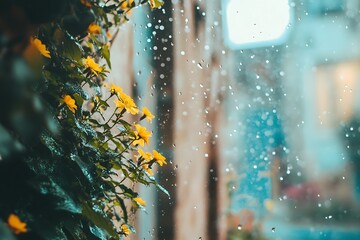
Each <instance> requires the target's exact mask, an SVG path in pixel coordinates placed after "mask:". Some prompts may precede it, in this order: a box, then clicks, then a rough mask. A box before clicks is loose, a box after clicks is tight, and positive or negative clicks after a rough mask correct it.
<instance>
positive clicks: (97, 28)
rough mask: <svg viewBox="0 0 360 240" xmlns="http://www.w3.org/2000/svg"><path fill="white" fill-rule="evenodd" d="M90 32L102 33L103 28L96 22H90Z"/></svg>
mask: <svg viewBox="0 0 360 240" xmlns="http://www.w3.org/2000/svg"><path fill="white" fill-rule="evenodd" d="M88 32H89V33H92V34H100V32H101V28H100V26H99V25H97V24H96V23H90V25H89V27H88Z"/></svg>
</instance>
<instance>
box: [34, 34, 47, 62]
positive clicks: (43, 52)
mask: <svg viewBox="0 0 360 240" xmlns="http://www.w3.org/2000/svg"><path fill="white" fill-rule="evenodd" d="M31 43H32V44H33V45H34V46H35V47H36V49H37V50H38V51H39V52H40V53H41V55H43V56H44V57H47V58H51V56H50V52H49V50H47V49H46V46H45V44H43V43H42V42H41V41H40V40H39V39H37V38H35V39H31Z"/></svg>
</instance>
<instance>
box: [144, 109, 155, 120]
mask: <svg viewBox="0 0 360 240" xmlns="http://www.w3.org/2000/svg"><path fill="white" fill-rule="evenodd" d="M142 112H143V113H144V115H145V117H146V121H148V122H151V120H152V119H153V118H154V115H152V113H151V112H150V110H149V109H148V108H147V107H143V108H142Z"/></svg>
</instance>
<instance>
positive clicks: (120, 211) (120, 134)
mask: <svg viewBox="0 0 360 240" xmlns="http://www.w3.org/2000/svg"><path fill="white" fill-rule="evenodd" d="M30 2H31V4H30ZM30 2H28V1H22V0H17V1H10V0H9V1H2V2H1V3H0V9H1V10H0V50H1V51H0V52H1V55H0V100H1V103H2V106H1V109H0V193H1V196H2V197H1V199H0V217H1V220H0V238H1V239H3V238H4V239H12V237H10V231H9V230H11V232H12V233H13V234H11V235H13V236H14V238H15V237H17V238H19V239H121V238H122V236H124V235H126V234H128V233H126V231H125V230H126V229H125V230H124V229H123V227H121V226H122V225H124V224H125V225H126V226H128V230H129V229H130V231H135V230H134V229H133V227H132V226H131V223H129V222H128V219H129V215H130V214H134V212H135V210H136V209H138V208H143V205H142V203H141V198H140V197H139V196H138V193H137V192H136V191H135V190H134V186H135V185H136V184H138V183H140V184H144V185H147V186H148V185H154V186H156V187H158V188H159V189H160V190H162V191H163V192H164V193H165V194H168V193H167V191H166V190H165V189H163V188H162V187H161V186H160V185H159V184H158V183H157V182H156V180H155V178H154V177H153V176H152V172H151V167H152V165H153V164H154V163H158V164H159V165H162V164H164V163H165V164H166V162H164V161H165V160H164V159H161V158H159V156H155V155H152V154H151V153H144V152H143V151H142V149H141V148H139V147H140V146H142V145H143V144H144V143H145V144H146V143H147V142H148V138H149V137H150V135H151V134H150V132H148V131H147V130H146V128H144V127H142V126H141V125H139V121H142V120H144V119H146V120H151V118H152V116H151V113H150V115H149V113H147V111H143V112H142V111H140V110H139V109H138V108H137V106H136V104H135V102H134V101H133V99H131V98H130V97H129V96H128V95H126V94H125V93H124V92H122V90H121V89H120V88H119V87H118V86H115V85H112V84H111V85H110V86H109V85H106V88H105V89H106V91H105V93H104V94H103V95H101V94H100V91H99V89H100V88H102V86H103V83H104V81H105V80H106V76H107V73H108V70H107V69H110V68H111V62H110V47H111V43H112V42H113V40H114V39H113V38H111V36H110V35H113V36H116V35H117V34H116V33H117V27H118V26H119V25H120V24H121V23H123V22H125V21H126V20H127V17H126V14H128V13H129V11H130V10H131V9H132V8H134V7H136V6H138V5H140V4H143V3H146V2H147V1H142V2H140V1H131V0H128V1H120V0H118V1H101V0H87V1H86V0H66V1H44V0H43V1H41V0H38V1H30ZM149 2H150V4H151V6H153V7H159V6H161V4H160V1H155V3H154V1H149ZM34 7H37V8H36V9H35V10H34ZM14 9H15V10H16V11H12V10H14ZM34 11H36V12H38V13H39V14H37V15H36V14H35V15H34ZM47 11H48V12H47ZM14 12H15V14H14ZM19 14H20V15H21V14H22V15H21V16H19ZM16 26H23V28H15V27H16ZM109 33H112V34H109ZM99 62H101V63H104V64H99ZM105 63H106V64H105ZM114 103H115V107H110V106H111V105H114ZM130 114H131V115H133V118H135V119H136V120H135V123H129V122H127V121H126V120H125V119H124V116H126V115H130ZM134 153H135V154H137V156H135V157H134ZM160 157H162V156H160ZM139 199H140V200H139ZM11 214H15V215H16V216H18V218H19V219H20V222H19V223H14V222H11V221H9V220H8V219H9V216H10V215H11ZM22 223H26V230H22V231H20V230H19V229H21V227H20V225H21V224H22ZM18 228H19V229H18Z"/></svg>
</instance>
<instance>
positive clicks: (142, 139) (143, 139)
mask: <svg viewBox="0 0 360 240" xmlns="http://www.w3.org/2000/svg"><path fill="white" fill-rule="evenodd" d="M135 128H136V131H135V132H134V133H135V136H136V140H135V141H134V142H133V144H134V145H138V144H140V145H141V146H144V143H146V144H149V137H151V132H149V131H147V130H146V128H145V127H143V126H141V125H140V124H135Z"/></svg>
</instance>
